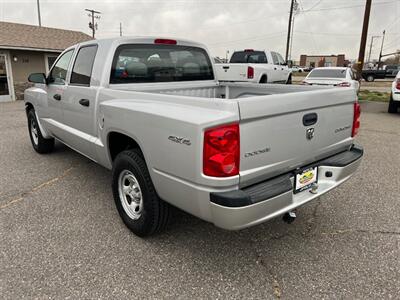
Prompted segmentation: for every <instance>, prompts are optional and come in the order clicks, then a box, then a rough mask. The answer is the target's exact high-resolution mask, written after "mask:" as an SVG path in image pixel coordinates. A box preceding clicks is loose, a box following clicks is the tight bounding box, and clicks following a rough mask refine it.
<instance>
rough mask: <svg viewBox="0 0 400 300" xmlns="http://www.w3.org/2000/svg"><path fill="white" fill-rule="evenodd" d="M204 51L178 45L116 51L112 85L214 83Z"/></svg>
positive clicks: (142, 46) (211, 70)
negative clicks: (172, 82)
mask: <svg viewBox="0 0 400 300" xmlns="http://www.w3.org/2000/svg"><path fill="white" fill-rule="evenodd" d="M213 79H214V73H213V69H212V64H211V61H210V59H209V57H208V55H207V52H206V51H205V50H204V49H201V48H197V47H188V46H179V45H155V44H154V45H153V44H132V45H122V46H119V47H118V48H117V50H116V52H115V56H114V60H113V65H112V69H111V76H110V83H146V82H171V81H193V80H213Z"/></svg>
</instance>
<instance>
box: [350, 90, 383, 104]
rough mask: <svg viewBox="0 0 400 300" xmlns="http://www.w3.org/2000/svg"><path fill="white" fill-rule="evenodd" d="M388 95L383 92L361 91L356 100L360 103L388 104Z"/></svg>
mask: <svg viewBox="0 0 400 300" xmlns="http://www.w3.org/2000/svg"><path fill="white" fill-rule="evenodd" d="M389 99H390V93H384V92H373V91H369V90H362V91H360V93H359V94H358V100H360V101H377V102H389Z"/></svg>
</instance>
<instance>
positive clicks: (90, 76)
mask: <svg viewBox="0 0 400 300" xmlns="http://www.w3.org/2000/svg"><path fill="white" fill-rule="evenodd" d="M214 74H215V69H214V66H213V63H212V62H211V59H210V55H209V53H208V51H207V50H206V48H205V46H203V45H201V44H198V43H195V42H189V41H185V40H172V39H161V38H117V39H105V40H93V41H89V42H85V43H82V44H78V45H75V46H72V47H70V48H68V49H66V50H65V51H64V52H63V53H62V54H61V55H60V56H59V57H58V59H57V61H56V62H55V64H54V65H53V67H52V68H51V70H50V72H49V74H48V75H47V76H45V74H41V73H36V74H31V75H30V77H29V80H30V81H31V82H34V83H35V86H34V87H32V88H30V89H28V90H26V91H25V104H26V112H27V118H28V127H29V134H30V138H31V142H32V145H33V148H34V149H35V150H36V151H37V152H39V153H48V152H51V151H52V150H53V148H54V140H55V139H57V140H58V141H61V142H62V143H64V144H66V145H68V146H69V147H71V148H72V149H74V150H76V151H78V152H79V153H81V154H83V155H85V156H87V157H88V158H90V159H91V160H93V161H95V162H96V163H98V164H100V165H102V166H104V167H105V168H108V169H112V190H113V195H114V200H115V204H116V207H117V209H118V212H119V214H120V216H121V218H122V220H123V221H124V223H125V224H126V225H127V226H128V227H129V228H130V229H131V230H132V231H133V232H134V233H136V234H137V235H139V236H147V235H150V234H153V233H155V232H157V231H160V230H161V229H162V228H163V227H165V225H166V224H167V223H168V219H169V218H170V210H171V205H172V206H175V207H178V208H180V209H182V210H184V211H186V212H189V213H190V214H192V215H195V216H197V217H199V218H201V219H203V220H206V221H209V222H212V223H213V224H215V225H216V226H218V227H221V228H225V229H229V230H235V229H241V228H246V227H249V226H253V225H256V224H259V223H261V222H264V221H266V220H269V219H271V218H273V217H276V216H280V215H285V214H286V213H288V212H292V211H293V210H294V209H295V208H296V207H299V206H301V205H303V204H305V203H307V202H309V201H311V200H313V199H316V198H318V197H319V196H321V195H322V194H324V193H326V192H327V191H329V190H331V189H333V188H335V187H336V186H338V185H339V184H341V183H343V182H344V181H345V180H347V179H349V177H350V176H351V175H352V174H353V173H354V172H355V171H356V169H357V167H358V166H359V164H360V161H361V157H362V155H363V150H362V148H361V147H360V146H357V145H355V144H354V136H355V135H356V134H357V131H358V128H359V126H360V121H359V117H360V108H359V104H358V103H357V97H356V93H355V91H354V89H351V88H342V89H333V88H325V87H310V86H291V85H290V86H288V85H272V84H271V85H265V84H251V83H221V82H218V78H215V76H214Z"/></svg>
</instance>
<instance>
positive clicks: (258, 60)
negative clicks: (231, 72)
mask: <svg viewBox="0 0 400 300" xmlns="http://www.w3.org/2000/svg"><path fill="white" fill-rule="evenodd" d="M230 63H231V64H247V63H249V64H266V63H268V60H267V57H266V56H265V53H264V52H263V51H237V52H235V53H233V55H232V57H231V60H230Z"/></svg>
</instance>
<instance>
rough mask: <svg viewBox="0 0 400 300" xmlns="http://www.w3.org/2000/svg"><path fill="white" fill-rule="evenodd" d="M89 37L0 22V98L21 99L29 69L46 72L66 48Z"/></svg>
mask: <svg viewBox="0 0 400 300" xmlns="http://www.w3.org/2000/svg"><path fill="white" fill-rule="evenodd" d="M90 39H92V37H91V36H89V35H87V34H85V33H82V32H78V31H71V30H63V29H56V28H48V27H38V26H32V25H25V24H18V23H9V22H0V102H1V101H12V100H17V99H20V100H21V99H22V98H23V91H24V90H25V88H27V87H28V86H29V84H28V82H27V81H28V80H27V78H28V76H29V74H30V73H47V72H48V71H49V69H50V67H51V66H52V64H53V63H54V61H55V60H56V58H57V56H58V55H59V54H60V53H61V52H62V51H63V50H64V49H65V48H68V47H69V46H71V45H74V44H76V43H80V42H83V41H88V40H90Z"/></svg>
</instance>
